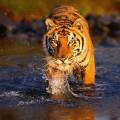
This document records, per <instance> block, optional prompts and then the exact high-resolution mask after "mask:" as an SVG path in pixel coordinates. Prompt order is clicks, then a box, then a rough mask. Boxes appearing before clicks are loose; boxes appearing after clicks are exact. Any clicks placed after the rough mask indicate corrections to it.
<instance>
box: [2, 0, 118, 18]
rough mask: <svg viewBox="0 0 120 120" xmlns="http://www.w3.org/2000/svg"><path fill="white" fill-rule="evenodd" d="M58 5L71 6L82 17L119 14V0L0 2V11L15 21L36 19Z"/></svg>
mask: <svg viewBox="0 0 120 120" xmlns="http://www.w3.org/2000/svg"><path fill="white" fill-rule="evenodd" d="M60 4H68V5H72V6H74V7H76V8H77V9H78V10H79V12H80V13H81V14H82V15H86V14H88V13H93V14H105V13H106V14H111V13H119V12H120V0H104V1H101V0H92V1H90V0H51V1H50V0H34V1H33V0H0V11H1V10H2V11H4V12H6V11H7V14H12V15H9V16H14V17H15V18H16V19H19V18H23V17H25V18H29V19H36V18H41V17H45V16H46V15H47V14H48V13H49V10H50V9H51V8H53V7H54V6H56V5H60ZM3 9H4V10H3ZM33 13H34V14H33Z"/></svg>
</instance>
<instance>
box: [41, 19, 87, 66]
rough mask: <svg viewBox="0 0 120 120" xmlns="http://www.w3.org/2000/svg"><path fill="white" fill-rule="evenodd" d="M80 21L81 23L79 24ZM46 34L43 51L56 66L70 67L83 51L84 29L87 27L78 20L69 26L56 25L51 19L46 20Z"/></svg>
mask: <svg viewBox="0 0 120 120" xmlns="http://www.w3.org/2000/svg"><path fill="white" fill-rule="evenodd" d="M81 21H82V22H81ZM45 23H46V26H47V33H46V35H45V37H44V43H43V45H44V49H45V51H46V53H47V54H48V55H49V57H51V59H52V60H54V61H55V62H56V63H57V64H64V65H68V64H69V65H70V64H72V63H73V62H75V60H76V57H77V56H79V55H80V54H82V51H84V49H85V47H86V46H85V42H86V38H85V34H84V29H85V28H84V27H83V26H85V25H87V24H86V23H85V22H83V20H81V18H78V19H77V20H76V21H75V22H74V23H73V24H72V25H71V26H69V25H57V24H55V23H54V22H53V20H52V19H49V18H48V19H46V21H45Z"/></svg>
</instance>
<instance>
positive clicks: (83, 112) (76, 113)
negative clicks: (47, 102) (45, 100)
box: [0, 105, 95, 120]
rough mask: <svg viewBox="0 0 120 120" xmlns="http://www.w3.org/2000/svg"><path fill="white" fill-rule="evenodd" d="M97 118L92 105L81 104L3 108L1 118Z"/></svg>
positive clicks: (4, 119)
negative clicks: (35, 108) (74, 106)
mask: <svg viewBox="0 0 120 120" xmlns="http://www.w3.org/2000/svg"><path fill="white" fill-rule="evenodd" d="M28 118H29V120H35V118H36V119H37V120H95V115H94V111H93V108H92V107H91V106H87V105H84V106H81V107H80V108H65V107H62V106H55V105H53V106H44V107H43V108H42V109H39V110H37V111H36V113H35V111H34V107H33V109H32V111H31V109H27V112H26V110H25V109H18V108H15V109H14V108H1V109H0V120H19V119H20V120H21V119H24V120H27V119H28Z"/></svg>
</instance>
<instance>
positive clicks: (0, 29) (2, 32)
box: [0, 24, 8, 38]
mask: <svg viewBox="0 0 120 120" xmlns="http://www.w3.org/2000/svg"><path fill="white" fill-rule="evenodd" d="M7 31H8V29H7V27H6V26H5V25H3V24H1V25H0V37H1V38H4V37H6V36H7Z"/></svg>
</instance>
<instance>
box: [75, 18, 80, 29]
mask: <svg viewBox="0 0 120 120" xmlns="http://www.w3.org/2000/svg"><path fill="white" fill-rule="evenodd" d="M81 22H82V21H81V18H78V19H77V20H75V22H74V23H73V27H75V28H77V29H81V25H82V24H81Z"/></svg>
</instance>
